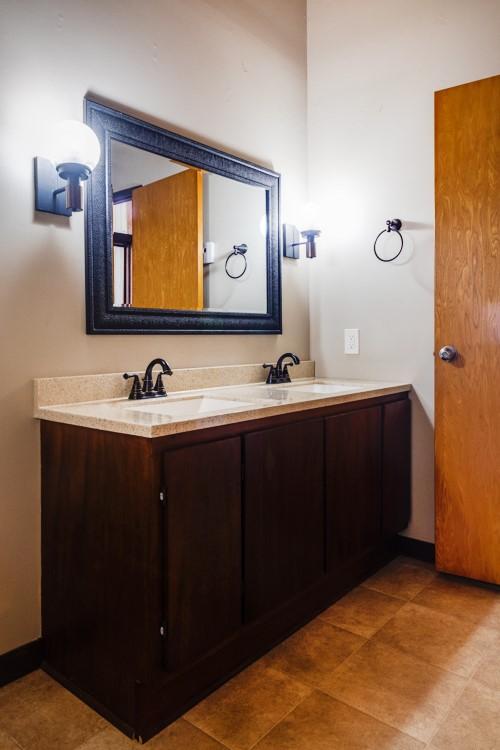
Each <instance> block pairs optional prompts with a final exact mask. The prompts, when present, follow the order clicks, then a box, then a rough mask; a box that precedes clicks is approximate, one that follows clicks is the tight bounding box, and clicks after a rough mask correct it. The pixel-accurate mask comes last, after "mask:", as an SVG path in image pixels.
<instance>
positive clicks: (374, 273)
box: [308, 0, 500, 540]
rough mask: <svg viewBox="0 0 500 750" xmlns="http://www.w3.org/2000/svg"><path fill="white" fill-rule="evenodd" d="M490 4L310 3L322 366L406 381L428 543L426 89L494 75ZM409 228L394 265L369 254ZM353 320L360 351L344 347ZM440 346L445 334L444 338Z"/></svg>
mask: <svg viewBox="0 0 500 750" xmlns="http://www.w3.org/2000/svg"><path fill="white" fill-rule="evenodd" d="M499 29H500V4H499V3H498V0H404V2H401V0H378V1H377V2H374V1H373V0H309V2H308V98H309V121H308V139H309V170H310V171H309V180H310V187H311V197H312V198H313V199H314V200H316V201H317V202H318V204H320V214H321V215H322V221H321V224H322V228H323V236H322V238H321V245H320V251H319V253H320V257H319V258H318V261H317V262H315V265H314V269H313V271H314V272H313V274H312V276H311V288H310V295H311V356H312V358H313V359H315V360H316V362H317V372H319V374H321V373H329V374H330V373H334V374H335V375H341V376H345V377H360V378H365V377H373V378H379V379H381V378H382V379H385V378H386V379H396V380H405V381H409V382H411V383H413V384H414V387H415V398H414V411H413V413H414V425H413V513H412V520H411V525H410V528H409V529H408V534H409V535H410V536H413V537H416V538H419V539H425V540H432V539H433V534H434V518H433V515H434V512H433V428H432V423H433V367H434V363H433V348H434V346H433V327H434V323H433V313H434V310H433V307H434V298H433V275H434V236H433V229H434V185H433V179H434V161H433V159H434V156H433V128H434V121H433V92H434V91H435V90H438V89H442V88H447V87H449V86H455V85H458V84H461V83H465V82H467V81H473V80H476V79H479V78H485V77H487V76H491V75H494V74H497V73H499V72H500V45H499V43H498V39H499ZM393 217H399V218H401V219H402V220H403V221H404V222H405V225H406V228H407V233H406V236H405V242H406V250H405V254H404V256H402V259H401V262H399V263H397V264H384V263H380V262H379V261H377V260H376V259H375V257H374V255H373V252H372V245H373V240H374V238H375V236H376V234H377V233H378V232H379V231H380V230H381V229H383V228H384V224H385V220H386V219H388V218H393ZM344 328H360V330H361V353H360V355H359V356H346V355H344V353H343V329H344ZM443 343H447V342H443Z"/></svg>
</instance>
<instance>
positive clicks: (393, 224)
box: [373, 219, 403, 263]
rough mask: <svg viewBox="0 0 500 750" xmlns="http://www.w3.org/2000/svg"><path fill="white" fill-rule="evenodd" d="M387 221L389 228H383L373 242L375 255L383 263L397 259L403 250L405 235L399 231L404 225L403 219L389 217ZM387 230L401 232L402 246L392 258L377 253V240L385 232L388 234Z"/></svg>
mask: <svg viewBox="0 0 500 750" xmlns="http://www.w3.org/2000/svg"><path fill="white" fill-rule="evenodd" d="M385 223H386V224H387V229H382V231H381V232H379V233H378V234H377V236H376V238H375V242H374V243H373V252H374V253H375V256H376V257H377V258H378V260H380V261H382V263H391V262H392V261H393V260H396V258H399V256H400V255H401V252H402V250H403V236H402V234H401V232H400V231H399V230H400V229H401V227H402V226H403V225H402V222H401V219H387V221H386V222H385ZM386 232H396V234H399V239H400V240H401V245H400V248H399V250H398V252H397V253H396V255H393V256H392V258H381V257H380V255H379V254H378V253H377V242H378V240H379V238H380V237H381V236H382V235H383V234H386Z"/></svg>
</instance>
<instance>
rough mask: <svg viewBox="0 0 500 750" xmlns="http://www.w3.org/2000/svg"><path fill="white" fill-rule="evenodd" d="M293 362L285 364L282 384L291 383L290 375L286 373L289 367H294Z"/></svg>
mask: <svg viewBox="0 0 500 750" xmlns="http://www.w3.org/2000/svg"><path fill="white" fill-rule="evenodd" d="M294 364H295V363H294V362H287V363H286V365H285V366H284V367H283V382H284V383H291V382H292V380H291V378H290V373H289V372H288V368H289V367H293V366H294Z"/></svg>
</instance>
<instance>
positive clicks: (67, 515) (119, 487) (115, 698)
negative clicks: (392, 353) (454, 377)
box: [36, 379, 411, 740]
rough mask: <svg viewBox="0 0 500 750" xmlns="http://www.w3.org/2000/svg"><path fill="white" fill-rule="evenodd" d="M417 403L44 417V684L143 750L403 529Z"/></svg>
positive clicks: (261, 400) (297, 392) (139, 409)
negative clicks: (55, 686) (71, 696)
mask: <svg viewBox="0 0 500 750" xmlns="http://www.w3.org/2000/svg"><path fill="white" fill-rule="evenodd" d="M335 386H336V389H335ZM308 389H309V390H308ZM409 390H410V388H409V386H408V385H394V384H373V383H371V384H360V383H346V382H344V383H340V384H339V383H338V382H337V381H326V380H322V381H318V380H314V379H307V380H304V381H300V382H294V383H292V384H290V385H289V386H281V385H278V386H266V385H265V384H253V385H252V384H248V385H243V386H239V387H232V388H214V389H211V390H199V391H186V392H184V394H170V395H169V397H168V398H167V399H164V400H163V402H162V403H161V404H158V403H154V404H146V405H144V404H141V403H140V404H133V403H131V402H129V401H127V400H126V399H124V398H120V399H111V400H110V399H108V400H102V399H101V400H100V401H94V402H92V403H88V402H86V403H76V404H71V405H68V404H66V405H54V404H53V403H52V404H51V405H49V406H45V407H44V406H39V407H38V408H37V411H36V416H37V417H38V418H40V419H41V420H42V422H41V434H42V564H43V577H42V612H43V639H44V646H45V662H44V668H45V669H46V670H47V671H48V672H49V673H50V674H52V675H53V676H55V677H56V679H58V680H60V681H61V682H62V683H63V684H65V685H66V686H67V687H69V689H71V690H73V691H74V692H75V693H76V694H78V695H79V696H80V697H82V698H83V699H84V700H85V701H87V702H88V703H89V704H90V705H92V706H94V707H95V708H96V709H97V710H98V711H99V712H101V713H102V714H103V715H104V716H106V717H107V718H108V719H109V720H110V721H112V722H113V723H114V724H115V725H117V726H118V727H120V728H121V729H122V730H123V731H124V732H126V733H127V734H129V735H130V736H135V737H137V738H141V739H142V740H146V739H148V738H149V737H151V736H152V735H154V734H155V733H156V732H157V731H159V730H160V729H161V728H162V727H163V726H164V725H165V724H167V723H169V722H170V721H172V720H174V719H175V718H176V717H178V716H179V715H181V714H182V713H183V712H184V711H185V710H187V709H188V708H189V707H190V706H192V705H193V704H194V703H196V702H197V701H198V700H200V699H201V698H202V697H203V696H204V695H206V694H207V693H209V692H210V691H211V690H213V689H214V688H215V687H216V686H218V685H220V684H221V683H222V682H223V681H225V680H226V679H227V678H228V677H230V676H231V675H233V674H234V673H236V672H237V671H238V670H240V669H241V668H242V667H244V666H245V665H246V664H248V663H250V662H251V661H252V660H254V659H256V658H257V657H259V656H260V655H262V654H263V653H264V652H266V651H267V650H269V649H270V648H271V647H272V646H273V645H275V644H277V643H278V642H280V641H281V640H283V639H284V638H285V637H287V636H288V635H289V634H290V633H292V632H293V631H294V630H295V629H297V628H298V627H300V626H301V625H303V624H304V623H306V622H307V621H308V620H310V619H311V618H312V617H314V616H315V615H316V614H317V613H318V612H319V611H321V610H322V609H324V608H325V607H327V606H329V605H330V604H331V603H332V602H333V601H335V600H336V599H337V598H339V597H340V596H342V595H343V594H344V593H345V592H346V591H348V590H349V589H350V588H352V587H354V586H355V585H356V584H357V583H358V582H359V581H360V580H362V579H363V578H364V577H366V576H367V575H369V574H370V573H371V572H373V571H374V570H375V569H376V568H377V567H379V566H381V565H382V564H383V563H385V562H386V561H387V560H388V559H389V558H390V557H391V556H392V555H393V554H394V553H393V549H394V544H393V543H394V538H395V536H396V534H397V533H398V532H399V531H401V530H402V529H404V528H405V527H406V526H407V524H408V520H409V513H410V403H411V402H410V400H409V397H408V396H409V394H408V392H409ZM207 399H209V401H210V400H211V402H210V403H209V401H207ZM179 404H180V405H179ZM148 409H149V411H148Z"/></svg>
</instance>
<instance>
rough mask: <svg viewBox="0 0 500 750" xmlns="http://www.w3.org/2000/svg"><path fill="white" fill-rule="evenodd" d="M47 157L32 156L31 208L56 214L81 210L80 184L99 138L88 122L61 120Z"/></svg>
mask: <svg viewBox="0 0 500 750" xmlns="http://www.w3.org/2000/svg"><path fill="white" fill-rule="evenodd" d="M53 144H54V145H53V148H52V151H53V153H52V154H51V158H50V159H45V158H43V157H41V156H37V157H36V158H35V209H36V210H37V211H45V212H47V213H51V214H59V215H60V216H71V214H72V213H73V211H81V210H82V185H81V183H82V182H83V181H84V180H87V179H88V177H89V175H90V173H91V172H92V170H93V169H94V168H95V167H96V165H97V164H98V162H99V159H100V157H101V146H100V143H99V140H98V138H97V136H96V134H95V133H94V131H93V130H91V129H90V128H89V127H88V125H85V124H84V123H83V122H77V121H76V120H65V121H64V122H61V123H59V125H57V126H56V128H55V129H54V133H53Z"/></svg>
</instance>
